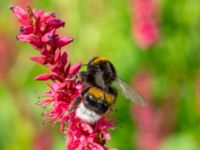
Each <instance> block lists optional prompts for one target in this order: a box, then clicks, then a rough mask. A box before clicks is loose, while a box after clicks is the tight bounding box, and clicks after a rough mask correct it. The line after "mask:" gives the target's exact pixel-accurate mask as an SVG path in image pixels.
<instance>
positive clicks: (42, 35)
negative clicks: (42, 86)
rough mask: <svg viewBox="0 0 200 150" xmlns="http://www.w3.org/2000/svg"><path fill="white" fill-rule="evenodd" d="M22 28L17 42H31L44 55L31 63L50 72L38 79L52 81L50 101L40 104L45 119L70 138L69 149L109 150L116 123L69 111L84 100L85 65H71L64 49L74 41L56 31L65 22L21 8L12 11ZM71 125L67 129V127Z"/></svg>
mask: <svg viewBox="0 0 200 150" xmlns="http://www.w3.org/2000/svg"><path fill="white" fill-rule="evenodd" d="M11 10H12V11H13V12H14V13H15V15H16V16H17V18H18V20H19V22H20V23H21V25H22V27H21V29H20V34H18V35H17V39H18V40H19V41H21V42H28V43H30V44H31V45H32V46H33V47H34V48H36V49H37V50H38V51H39V52H40V56H32V57H31V59H32V60H33V61H36V62H38V63H40V64H42V65H45V66H46V67H47V68H48V69H49V73H43V74H40V75H38V76H36V77H35V79H36V80H45V81H46V80H51V81H52V83H48V84H47V86H49V88H50V91H48V92H46V93H45V95H46V97H47V98H46V99H44V100H42V101H40V102H39V105H40V106H42V107H44V108H45V110H44V112H43V115H44V116H45V119H46V122H47V123H50V124H55V123H56V122H59V123H60V125H61V126H60V127H61V131H62V132H64V133H66V134H67V145H66V147H67V149H68V150H75V149H77V148H80V149H82V150H88V149H92V150H95V149H96V150H108V148H107V147H106V146H105V143H106V141H107V140H110V135H109V133H108V129H110V128H113V125H112V123H113V121H110V120H108V119H106V118H105V117H102V118H101V119H100V120H99V121H98V122H95V123H94V124H89V123H87V122H84V121H82V120H80V119H79V118H77V117H76V115H75V109H73V110H72V111H71V112H70V113H69V110H70V108H71V106H72V104H73V102H75V100H76V99H77V98H80V97H81V92H82V88H83V85H82V82H81V81H80V80H79V79H77V74H78V73H79V69H80V67H81V63H77V64H75V65H71V64H70V63H69V61H68V54H67V52H61V50H60V49H61V48H62V47H63V46H65V45H68V44H69V43H71V42H72V41H73V38H72V37H69V36H66V37H60V36H59V35H58V34H57V33H56V30H57V29H58V28H60V27H63V26H64V24H65V23H64V22H63V21H62V20H59V19H57V18H56V17H55V14H54V13H45V12H44V11H43V10H32V9H31V8H30V7H28V11H27V12H26V11H24V10H23V9H22V8H20V7H11ZM66 125H67V126H66Z"/></svg>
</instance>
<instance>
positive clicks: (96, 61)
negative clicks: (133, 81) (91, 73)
mask: <svg viewBox="0 0 200 150" xmlns="http://www.w3.org/2000/svg"><path fill="white" fill-rule="evenodd" d="M102 61H109V60H108V59H107V58H106V57H97V58H96V59H95V60H93V61H92V65H95V64H98V63H100V62H102Z"/></svg>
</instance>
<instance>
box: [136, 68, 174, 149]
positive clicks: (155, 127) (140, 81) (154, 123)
mask: <svg viewBox="0 0 200 150" xmlns="http://www.w3.org/2000/svg"><path fill="white" fill-rule="evenodd" d="M134 79H135V80H134V82H133V85H134V88H135V89H136V90H137V91H138V92H140V93H141V94H142V95H143V96H144V98H145V100H147V103H148V106H147V107H141V106H138V105H133V106H132V107H133V109H132V114H133V119H134V121H136V124H137V127H138V132H137V136H136V137H137V139H136V143H137V149H138V150H158V149H159V146H160V144H161V142H162V141H163V139H164V138H165V137H166V136H168V134H169V133H171V132H172V130H173V128H174V124H175V118H176V115H175V114H176V106H177V105H176V101H175V100H176V99H177V98H176V97H175V96H173V95H172V96H170V97H168V98H167V99H166V101H163V102H162V104H160V106H159V108H156V105H155V104H154V103H153V99H152V95H151V90H152V83H153V78H152V75H151V73H150V72H148V71H141V72H139V73H138V74H136V76H135V78H134ZM168 92H169V91H168ZM169 94H171V93H169ZM171 110H173V111H171Z"/></svg>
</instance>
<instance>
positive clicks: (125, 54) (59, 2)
mask: <svg viewBox="0 0 200 150" xmlns="http://www.w3.org/2000/svg"><path fill="white" fill-rule="evenodd" d="M27 3H28V4H30V5H31V6H32V7H33V8H37V9H39V8H43V9H45V11H53V12H56V14H57V17H58V18H61V19H63V20H65V21H66V26H65V28H63V29H62V30H60V33H61V34H63V35H72V36H73V37H74V39H75V41H74V42H73V43H72V44H71V45H70V46H69V47H67V48H65V49H66V50H67V49H68V52H69V55H70V60H71V61H72V62H74V63H75V62H77V61H80V60H81V61H83V62H85V63H87V62H88V61H89V60H90V59H91V58H92V57H94V56H105V57H108V58H109V59H110V60H111V61H112V62H113V64H114V65H115V66H116V69H117V71H118V75H119V76H120V77H121V78H123V79H124V80H126V81H127V82H128V83H130V84H131V85H132V86H133V87H134V88H135V89H137V90H138V91H139V92H141V93H142V94H143V95H144V97H145V98H146V100H147V102H148V107H145V108H143V107H141V106H138V105H137V104H131V103H130V102H129V101H127V100H125V99H124V98H123V97H122V96H121V94H119V97H118V100H117V102H116V104H115V108H116V111H115V112H114V114H113V115H114V116H115V117H116V118H117V121H116V126H117V128H116V129H115V130H113V131H111V135H112V140H111V141H110V142H108V145H109V146H112V147H117V148H119V149H120V150H199V149H200V3H199V0H173V1H171V0H162V1H161V0H160V1H159V0H32V1H31V0H29V1H26V0H0V150H64V149H65V135H63V134H62V133H60V132H59V126H58V125H57V126H54V127H51V126H48V125H45V124H43V117H42V115H41V113H42V109H41V108H40V107H38V106H37V105H36V102H37V101H38V100H39V99H40V98H41V95H42V92H43V91H45V90H46V87H45V86H44V84H43V83H42V82H36V81H34V80H33V78H34V77H35V76H36V75H38V74H40V73H41V72H45V71H47V70H46V69H45V68H44V67H43V66H40V65H38V64H36V63H34V62H32V61H30V59H29V57H30V56H32V55H37V51H36V50H34V49H33V48H32V47H31V46H30V45H29V44H25V43H20V42H18V41H17V40H16V39H15V35H16V34H17V33H18V29H19V24H18V23H17V20H16V18H15V17H14V15H13V14H12V13H11V12H10V10H9V6H10V5H15V4H17V5H20V6H22V7H24V8H25V7H26V4H27Z"/></svg>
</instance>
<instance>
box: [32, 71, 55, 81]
mask: <svg viewBox="0 0 200 150" xmlns="http://www.w3.org/2000/svg"><path fill="white" fill-rule="evenodd" d="M50 77H51V76H50V75H49V74H48V73H43V74H40V75H38V76H36V77H35V78H34V79H35V80H49V79H50Z"/></svg>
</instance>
